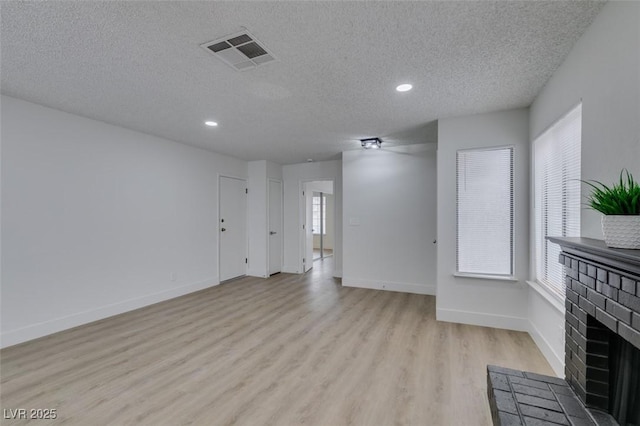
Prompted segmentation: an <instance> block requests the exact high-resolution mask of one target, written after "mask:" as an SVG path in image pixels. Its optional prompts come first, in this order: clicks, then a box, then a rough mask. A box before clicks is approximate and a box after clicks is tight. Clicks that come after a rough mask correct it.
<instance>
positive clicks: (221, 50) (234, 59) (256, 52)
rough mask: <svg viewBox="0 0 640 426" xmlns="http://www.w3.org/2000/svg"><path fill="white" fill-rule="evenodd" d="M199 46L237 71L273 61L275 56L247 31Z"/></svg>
mask: <svg viewBox="0 0 640 426" xmlns="http://www.w3.org/2000/svg"><path fill="white" fill-rule="evenodd" d="M201 46H202V47H203V48H204V49H206V50H207V51H208V52H209V53H211V54H213V55H215V56H216V57H218V58H220V59H222V61H224V63H226V64H227V65H229V66H231V67H233V68H234V69H236V70H238V71H246V70H249V69H252V68H256V67H258V66H261V65H264V64H267V63H269V62H273V61H275V57H274V56H273V54H271V53H270V52H269V51H268V50H267V49H266V47H265V46H264V44H262V43H261V42H259V41H258V40H257V39H256V38H255V37H254V36H252V35H251V34H249V33H248V32H247V31H242V32H239V33H235V34H231V35H228V36H226V37H223V38H221V39H218V40H214V41H210V42H208V43H204V44H202V45H201Z"/></svg>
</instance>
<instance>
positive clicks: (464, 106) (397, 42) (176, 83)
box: [0, 1, 603, 164]
mask: <svg viewBox="0 0 640 426" xmlns="http://www.w3.org/2000/svg"><path fill="white" fill-rule="evenodd" d="M602 5H603V3H595V2H589V1H550V2H546V1H536V2H487V1H481V2H133V1H131V2H80V1H69V2H57V1H56V2H54V1H49V2H23V1H20V2H2V4H1V8H0V13H1V15H2V16H1V19H2V20H1V40H2V43H1V52H0V53H1V57H0V59H1V87H2V93H4V94H6V95H9V96H14V97H18V98H22V99H26V100H28V101H32V102H36V103H39V104H43V105H46V106H51V107H54V108H58V109H61V110H64V111H68V112H72V113H76V114H80V115H83V116H86V117H90V118H95V119H98V120H102V121H105V122H108V123H113V124H117V125H120V126H123V127H127V128H130V129H135V130H138V131H142V132H145V133H150V134H154V135H158V136H162V137H166V138H169V139H173V140H176V141H179V142H184V143H187V144H190V145H194V146H199V147H202V148H206V149H209V150H212V151H216V152H220V153H225V154H229V155H233V156H236V157H239V158H243V159H245V160H259V159H267V160H271V161H274V162H277V163H280V164H291V163H297V162H303V161H305V160H306V159H307V158H313V159H314V160H326V159H330V158H334V157H335V156H336V155H337V154H338V153H340V152H342V151H344V150H345V149H353V148H356V147H358V146H359V142H357V139H359V138H364V137H372V136H380V137H382V138H383V140H385V141H387V143H388V145H387V146H389V145H392V144H396V145H402V144H409V143H416V142H431V143H433V142H434V140H433V138H434V135H433V133H434V130H435V129H436V128H437V127H436V126H435V125H434V124H433V121H434V120H436V119H438V118H443V117H448V116H455V115H463V114H473V113H481V112H488V111H495V110H502V109H508V108H515V107H524V106H528V105H530V104H531V102H532V101H533V99H534V97H535V95H536V94H537V93H538V92H539V91H540V89H541V88H542V87H543V86H544V84H545V82H546V81H547V79H548V78H549V77H550V76H551V74H552V73H553V72H554V71H555V70H556V68H557V67H558V66H559V65H560V63H561V62H562V60H563V59H564V57H565V56H566V55H567V53H568V52H569V50H570V48H571V46H572V45H573V43H574V42H575V41H576V40H577V38H578V37H579V36H580V34H582V32H583V31H584V30H585V29H586V27H587V26H588V25H589V24H590V22H591V21H592V20H593V18H594V17H595V15H596V14H597V13H598V12H599V11H600V9H601V7H602ZM243 27H246V28H247V29H248V30H249V31H250V32H251V33H252V34H253V35H254V36H256V37H257V38H258V40H260V41H261V42H262V43H263V44H264V45H266V47H267V48H268V49H269V50H270V51H271V52H272V53H273V54H274V55H275V56H276V57H277V59H278V61H277V62H272V63H270V64H266V65H264V66H262V67H259V68H256V69H253V70H249V71H245V72H238V71H236V70H234V69H232V68H230V67H229V66H228V65H226V64H224V63H223V62H221V61H220V60H218V59H217V58H215V57H214V56H212V55H210V54H209V53H207V52H206V51H205V50H204V49H202V48H201V47H200V44H202V43H205V42H208V41H211V40H214V39H217V38H220V37H222V36H225V35H228V34H231V33H234V32H236V31H239V30H241V29H242V28H243ZM402 82H410V83H412V84H413V85H414V89H413V90H412V91H410V92H407V93H397V92H396V91H395V87H396V85H397V84H399V83H402ZM206 119H213V120H216V121H218V122H219V123H220V126H219V127H217V128H208V127H206V126H204V125H203V121H204V120H206Z"/></svg>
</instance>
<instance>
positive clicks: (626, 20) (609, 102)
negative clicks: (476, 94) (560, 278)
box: [529, 2, 640, 375]
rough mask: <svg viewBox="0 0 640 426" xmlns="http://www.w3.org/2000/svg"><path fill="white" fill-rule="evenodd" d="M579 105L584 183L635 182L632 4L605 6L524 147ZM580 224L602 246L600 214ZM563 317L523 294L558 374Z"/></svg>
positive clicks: (639, 46) (536, 109) (549, 91)
mask: <svg viewBox="0 0 640 426" xmlns="http://www.w3.org/2000/svg"><path fill="white" fill-rule="evenodd" d="M581 100H582V177H583V179H596V180H600V181H603V182H612V181H613V180H614V179H616V177H617V176H618V174H619V173H620V170H621V169H622V168H627V169H628V170H629V171H630V172H632V173H633V174H634V176H635V177H636V178H640V3H639V2H609V3H607V4H606V5H605V6H604V8H603V9H602V11H601V12H600V14H599V15H598V16H597V17H596V19H595V20H594V22H593V23H592V24H591V26H590V27H589V28H588V29H587V31H586V32H585V33H584V34H583V35H582V37H581V38H580V39H579V40H578V42H577V43H576V44H575V46H574V47H573V49H572V50H571V52H570V53H569V55H568V56H567V58H566V59H565V61H564V62H563V64H562V65H561V66H560V68H559V69H558V70H557V71H556V72H555V74H554V75H553V77H551V79H550V80H549V81H548V82H547V85H546V86H545V87H544V89H543V90H542V91H541V92H540V94H539V95H538V97H537V98H536V100H535V101H534V103H533V105H532V106H531V116H530V137H531V140H533V139H535V138H536V137H537V136H538V135H539V134H540V133H542V132H543V131H544V130H545V129H546V128H547V127H548V126H549V125H551V124H552V123H553V122H554V121H556V120H557V119H558V118H560V117H561V116H562V115H563V114H565V113H566V112H567V111H568V110H569V109H571V108H572V107H573V106H574V105H576V104H577V103H578V102H580V101H581ZM583 193H584V194H586V193H588V188H586V187H583ZM581 219H582V224H581V228H582V236H584V237H590V238H597V239H602V231H601V227H600V214H599V213H596V212H593V211H591V210H588V209H583V210H582V218H581ZM532 242H533V241H532ZM532 252H534V250H533V247H532ZM533 271H534V269H532V274H533ZM532 278H533V276H532ZM563 318H564V313H563V311H562V310H561V309H558V308H555V307H554V306H553V305H552V304H550V303H549V302H547V301H546V300H545V299H544V298H543V297H542V296H541V295H540V294H539V293H538V292H536V290H535V289H534V288H533V287H532V288H531V289H530V290H529V319H530V322H531V327H532V329H533V330H537V331H535V332H534V333H532V335H533V336H534V338H536V337H535V334H537V335H538V338H537V340H536V342H537V343H538V345H539V346H540V347H541V349H543V353H545V354H550V355H549V356H547V359H548V360H549V362H550V363H551V365H552V366H553V367H554V369H555V370H556V372H557V373H558V374H559V375H563V374H562V370H563V365H564V340H562V339H559V338H558V327H557V324H558V323H560V324H561V325H562V326H564V319H563ZM550 319H551V320H550Z"/></svg>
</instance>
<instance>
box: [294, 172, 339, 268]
mask: <svg viewBox="0 0 640 426" xmlns="http://www.w3.org/2000/svg"><path fill="white" fill-rule="evenodd" d="M321 180H324V181H331V182H332V183H333V195H334V196H335V193H336V179H335V178H334V177H324V178H323V177H317V178H306V179H300V180H298V253H300V256H299V259H298V262H297V264H298V268H299V269H298V270H299V271H301V272H300V273H301V274H304V273H305V272H304V263H303V262H302V258H303V257H305V256H306V245H307V242H306V235H305V232H304V231H305V230H304V229H302V225H303V224H304V223H305V210H306V205H305V200H304V195H302V194H303V192H304V190H305V187H304V186H305V184H307V183H309V182H316V181H321ZM334 199H335V198H334ZM333 216H334V219H333V220H334V223H335V202H334V204H333ZM333 232H334V235H333V241H334V244H335V240H336V236H335V229H334V231H333ZM312 252H313V250H312ZM333 258H334V259H335V256H334V257H333ZM311 264H313V259H311ZM333 270H334V271H335V264H334V266H333Z"/></svg>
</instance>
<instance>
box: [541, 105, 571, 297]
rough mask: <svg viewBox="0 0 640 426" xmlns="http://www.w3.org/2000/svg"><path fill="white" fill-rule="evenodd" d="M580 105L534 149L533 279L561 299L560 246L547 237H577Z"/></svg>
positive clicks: (562, 285) (561, 270)
mask: <svg viewBox="0 0 640 426" xmlns="http://www.w3.org/2000/svg"><path fill="white" fill-rule="evenodd" d="M581 142H582V104H580V105H578V106H577V107H575V108H574V109H573V110H571V111H570V112H569V113H568V114H566V115H565V116H564V117H562V118H561V119H560V120H558V121H557V122H556V123H555V124H554V125H552V126H551V127H550V128H549V129H548V130H546V131H545V132H544V133H543V134H541V135H540V136H539V137H538V138H537V139H536V140H535V141H534V145H533V150H534V153H533V156H534V159H533V161H534V180H535V184H534V185H535V190H534V209H535V225H534V227H535V240H536V241H535V243H536V279H537V281H538V282H539V283H540V284H542V285H543V286H545V287H547V288H548V289H550V290H551V291H552V292H553V293H555V294H557V295H558V296H560V297H562V298H564V296H565V284H564V267H563V266H562V265H561V264H560V263H559V262H558V255H559V254H560V246H558V245H557V244H554V243H551V242H549V241H547V239H546V237H548V236H552V237H578V236H580V147H581Z"/></svg>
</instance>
